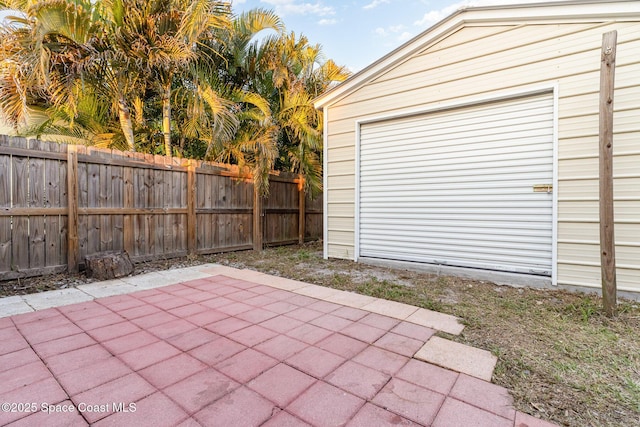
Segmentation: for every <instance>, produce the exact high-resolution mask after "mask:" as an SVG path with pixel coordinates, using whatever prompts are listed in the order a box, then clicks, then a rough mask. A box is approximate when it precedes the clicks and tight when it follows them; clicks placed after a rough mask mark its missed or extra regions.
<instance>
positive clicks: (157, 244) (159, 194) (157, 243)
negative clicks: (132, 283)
mask: <svg viewBox="0 0 640 427" xmlns="http://www.w3.org/2000/svg"><path fill="white" fill-rule="evenodd" d="M155 161H156V164H158V163H159V162H162V164H164V157H160V158H159V159H158V158H156V159H155ZM152 172H153V201H154V205H155V206H154V207H156V208H158V209H163V208H165V203H164V191H163V190H164V186H163V185H162V183H163V181H164V174H165V172H164V171H163V170H158V169H156V170H154V171H152ZM153 229H154V236H153V240H154V248H155V251H154V252H153V254H154V255H162V254H163V252H164V214H158V215H154V216H153Z"/></svg>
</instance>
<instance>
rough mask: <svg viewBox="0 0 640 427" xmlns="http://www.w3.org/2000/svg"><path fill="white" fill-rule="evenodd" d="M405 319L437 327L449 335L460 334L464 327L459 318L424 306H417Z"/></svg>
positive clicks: (433, 327) (429, 326)
mask: <svg viewBox="0 0 640 427" xmlns="http://www.w3.org/2000/svg"><path fill="white" fill-rule="evenodd" d="M406 320H407V322H411V323H415V324H417V325H422V326H426V327H428V328H432V329H437V330H439V331H442V332H446V333H448V334H451V335H460V332H462V330H463V329H464V325H463V324H462V323H460V319H458V318H457V317H455V316H451V315H449V314H444V313H438V312H437V311H432V310H427V309H425V308H419V309H418V310H416V311H415V313H413V314H412V315H411V316H409V317H407V319H406Z"/></svg>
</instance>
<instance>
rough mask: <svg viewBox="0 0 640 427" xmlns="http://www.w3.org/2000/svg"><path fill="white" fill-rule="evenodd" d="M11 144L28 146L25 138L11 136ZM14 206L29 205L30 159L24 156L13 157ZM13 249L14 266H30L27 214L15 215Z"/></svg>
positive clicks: (20, 267)
mask: <svg viewBox="0 0 640 427" xmlns="http://www.w3.org/2000/svg"><path fill="white" fill-rule="evenodd" d="M11 145H12V146H13V147H16V148H27V141H26V140H25V139H23V138H11ZM11 167H12V174H13V175H12V178H11V179H12V182H13V188H12V191H13V197H12V200H13V207H15V208H26V207H28V206H29V200H28V190H29V161H28V158H26V157H24V156H13V157H12V165H11ZM11 250H12V259H13V266H14V268H17V269H18V270H23V269H25V270H26V269H28V268H29V217H28V216H26V215H20V216H14V217H13V230H12V233H11Z"/></svg>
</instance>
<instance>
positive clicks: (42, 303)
mask: <svg viewBox="0 0 640 427" xmlns="http://www.w3.org/2000/svg"><path fill="white" fill-rule="evenodd" d="M23 298H24V301H25V302H26V303H27V304H29V305H30V306H31V307H33V308H34V309H36V310H42V309H45V308H51V307H59V306H61V305H69V304H75V303H78V302H85V301H91V300H92V299H93V297H92V296H91V295H88V294H86V293H84V292H82V291H81V290H79V289H76V288H69V289H57V290H55V291H48V292H41V293H39V294H31V295H25V296H24V297H23Z"/></svg>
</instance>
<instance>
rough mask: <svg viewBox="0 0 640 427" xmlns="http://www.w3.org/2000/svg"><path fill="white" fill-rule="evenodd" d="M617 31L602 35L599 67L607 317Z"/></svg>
mask: <svg viewBox="0 0 640 427" xmlns="http://www.w3.org/2000/svg"><path fill="white" fill-rule="evenodd" d="M617 37H618V33H617V32H616V31H611V32H608V33H605V34H603V36H602V60H601V62H602V63H601V67H600V115H599V122H600V135H599V139H600V144H599V145H600V265H601V276H602V300H603V305H604V311H605V313H606V315H607V316H609V317H611V316H615V315H616V311H617V310H616V304H617V301H616V299H617V285H616V252H615V251H616V242H615V236H614V222H615V218H614V214H613V93H614V77H615V68H616V43H617Z"/></svg>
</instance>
